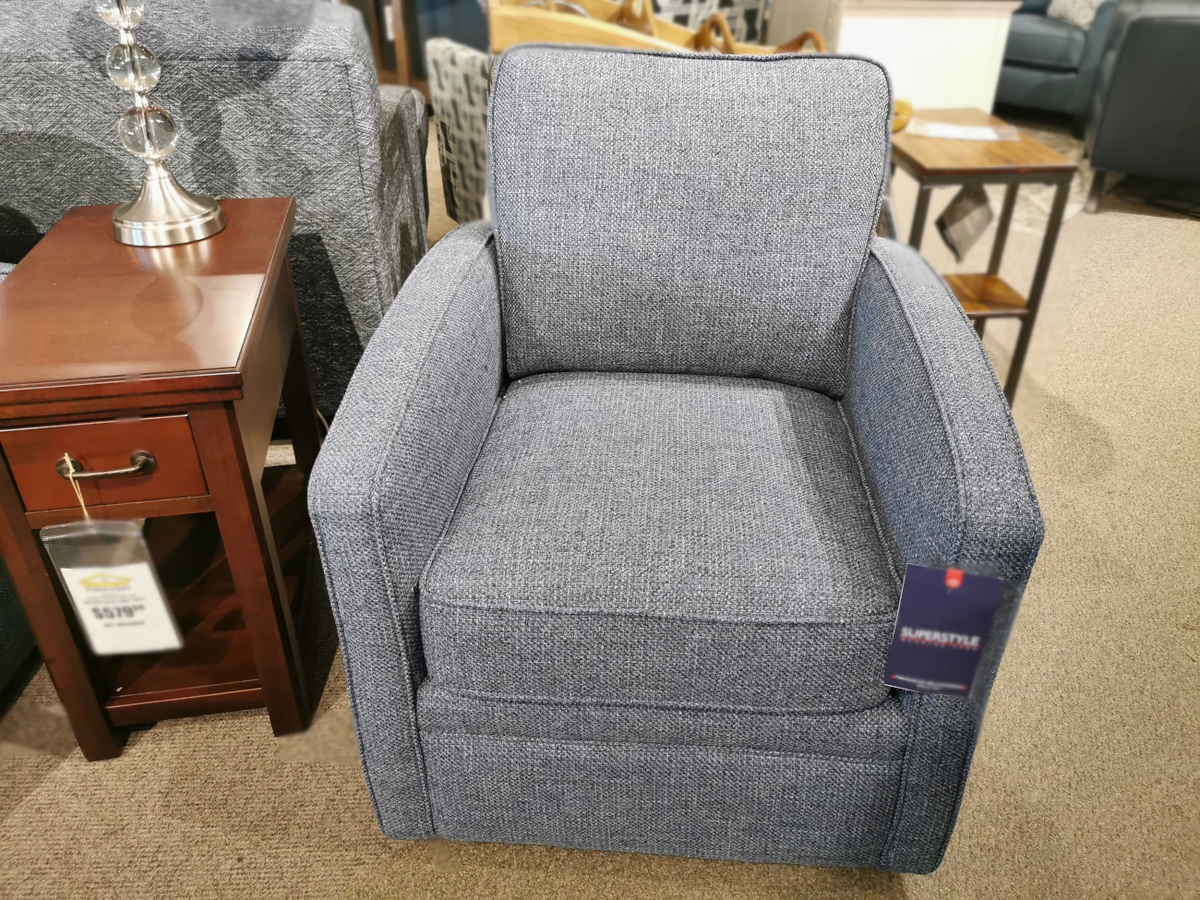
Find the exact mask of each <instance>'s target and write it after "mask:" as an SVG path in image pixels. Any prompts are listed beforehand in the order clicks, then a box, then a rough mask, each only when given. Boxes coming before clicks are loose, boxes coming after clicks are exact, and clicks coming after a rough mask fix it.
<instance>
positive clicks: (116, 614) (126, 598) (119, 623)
mask: <svg viewBox="0 0 1200 900" xmlns="http://www.w3.org/2000/svg"><path fill="white" fill-rule="evenodd" d="M59 571H60V572H61V573H62V580H63V583H64V584H65V585H66V587H67V591H68V592H69V593H70V595H71V602H72V603H74V604H75V611H76V613H78V615H79V621H80V622H81V623H82V624H83V630H84V633H85V634H87V639H88V643H89V644H91V646H92V652H94V653H95V654H96V655H97V656H115V655H118V654H122V653H162V652H165V651H168V650H178V649H179V648H181V647H182V646H183V641H182V639H181V638H180V636H179V629H178V628H177V627H176V625H175V618H174V616H172V615H171V610H170V609H169V608H168V607H167V601H166V598H165V597H163V594H162V590H161V588H159V585H158V579H157V578H156V577H155V575H154V571H153V570H152V569H151V568H150V564H149V563H145V562H136V563H129V564H126V565H119V566H105V567H103V568H96V567H93V566H88V567H86V568H69V569H60V570H59Z"/></svg>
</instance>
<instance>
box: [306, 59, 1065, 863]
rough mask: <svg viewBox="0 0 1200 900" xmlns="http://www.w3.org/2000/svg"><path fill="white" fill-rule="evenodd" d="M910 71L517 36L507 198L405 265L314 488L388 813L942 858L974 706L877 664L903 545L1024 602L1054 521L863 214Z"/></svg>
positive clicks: (730, 844)
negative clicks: (890, 78) (892, 80)
mask: <svg viewBox="0 0 1200 900" xmlns="http://www.w3.org/2000/svg"><path fill="white" fill-rule="evenodd" d="M889 94H890V92H889V87H888V82H887V78H886V75H885V74H884V72H883V70H882V69H881V68H880V67H879V66H878V65H877V64H875V63H872V62H868V61H863V60H859V59H853V58H846V57H830V56H815V55H810V56H773V57H748V56H746V57H703V56H676V55H660V54H653V53H629V52H621V51H610V50H601V49H591V48H580V47H550V46H539V45H524V46H520V47H517V48H515V49H513V50H510V51H509V52H507V53H506V54H504V55H503V56H502V57H501V58H500V61H499V63H498V64H497V68H496V70H495V72H494V81H493V89H492V96H491V102H490V110H489V120H488V129H489V138H490V147H491V162H490V165H491V170H490V178H491V185H490V196H491V198H492V203H493V209H492V215H493V223H485V222H477V223H472V224H468V225H464V226H462V227H461V228H459V229H457V230H455V231H454V232H452V233H451V234H449V235H448V236H447V237H445V238H444V239H443V240H441V241H440V242H439V243H438V244H437V245H436V246H435V247H434V248H433V249H432V250H431V252H430V253H429V254H428V255H427V256H426V258H425V259H424V260H423V261H422V262H421V264H420V265H419V266H418V267H417V269H416V270H415V271H414V273H413V275H412V277H411V278H410V279H409V281H408V282H407V283H406V284H405V286H404V288H403V290H402V291H401V292H400V295H399V296H398V297H397V299H396V302H395V303H394V304H393V306H392V308H391V310H389V312H388V315H387V316H386V318H385V320H384V322H383V324H382V325H381V326H380V328H379V330H378V331H377V332H376V334H375V336H374V338H373V339H372V341H371V343H370V345H369V346H368V348H367V352H366V354H365V355H364V357H363V361H362V363H361V364H360V366H359V368H358V371H357V372H356V373H355V375H354V379H353V381H352V382H351V385H350V389H349V391H348V392H347V395H346V400H345V402H344V403H343V406H342V410H341V413H340V414H339V417H338V420H337V421H336V422H335V423H334V426H333V429H332V431H331V433H330V435H329V438H328V440H327V442H326V444H325V446H324V449H323V451H322V453H321V456H320V459H319V460H318V463H317V466H316V471H315V472H314V475H313V480H312V482H311V486H310V493H309V502H310V510H311V512H312V516H313V521H314V523H315V526H316V530H317V536H318V541H319V544H320V548H321V556H322V559H323V561H324V566H325V572H326V576H327V579H328V583H329V588H330V596H331V598H332V601H333V606H334V611H335V614H336V619H337V622H338V626H339V630H340V636H341V639H342V647H343V657H344V660H345V665H346V676H347V680H348V684H349V689H350V697H351V701H352V704H353V708H354V715H355V721H356V725H357V729H358V735H359V743H360V750H361V754H362V761H363V766H364V770H365V774H366V779H367V783H368V785H369V788H370V793H371V798H372V800H373V802H374V805H375V811H376V814H377V815H378V818H379V822H380V825H381V827H382V829H383V831H384V832H385V833H386V834H387V835H390V836H392V837H396V838H422V837H430V836H433V835H442V836H445V837H448V838H455V839H464V840H476V841H501V842H515V843H539V844H554V845H560V846H566V847H588V848H602V849H615V850H632V851H644V852H651V853H665V854H684V855H691V856H700V857H715V858H732V859H743V860H761V861H773V862H789V863H811V864H821V865H838V866H876V867H880V868H884V869H894V870H902V871H910V872H929V871H931V870H932V869H934V868H935V867H936V866H937V865H938V864H939V862H940V860H941V857H942V854H943V852H944V850H945V847H946V843H947V841H948V840H949V837H950V833H951V830H952V828H953V824H954V820H955V816H956V815H957V809H958V803H959V799H960V797H961V795H962V790H963V785H964V783H965V779H966V776H967V771H968V768H969V764H970V759H971V754H972V750H973V748H974V745H975V739H976V734H977V730H978V726H979V706H978V705H974V704H973V703H972V702H970V701H968V700H967V699H966V698H962V697H943V696H933V695H924V694H913V693H901V692H897V691H894V690H891V689H888V688H886V687H885V686H884V685H883V684H882V676H883V671H884V663H885V657H886V652H887V648H888V645H889V641H890V637H891V633H892V629H893V625H894V621H895V614H896V606H897V601H898V596H899V588H900V581H899V579H900V575H901V572H902V571H903V566H904V564H905V563H910V562H914V563H923V564H938V563H940V564H944V565H958V566H964V567H968V568H977V569H985V570H988V571H992V572H995V573H998V574H1001V575H1003V576H1004V577H1005V578H1006V579H1008V580H1009V582H1010V583H1011V585H1012V587H1013V591H1012V595H1011V598H1010V599H1015V597H1016V596H1017V595H1018V594H1019V592H1020V588H1021V586H1023V585H1024V583H1025V581H1026V579H1027V578H1028V576H1029V573H1030V569H1031V567H1032V566H1033V562H1034V559H1035V557H1036V555H1037V551H1038V548H1039V546H1040V543H1041V538H1042V522H1041V517H1040V513H1039V510H1038V506H1037V501H1036V498H1035V496H1034V493H1033V490H1032V487H1031V484H1030V481H1029V477H1028V473H1027V471H1026V466H1025V460H1024V456H1023V454H1022V451H1021V446H1020V443H1019V441H1018V438H1017V435H1016V432H1015V430H1014V427H1013V422H1012V419H1011V417H1010V415H1009V411H1008V407H1007V405H1006V404H1005V402H1004V397H1003V396H1002V394H1001V392H1000V388H999V385H998V384H997V383H996V380H995V377H994V376H993V374H992V371H991V368H990V366H989V364H988V360H987V357H986V355H985V354H984V352H983V349H982V347H981V346H980V343H979V341H978V339H977V338H976V336H975V333H974V331H973V330H972V328H971V326H970V324H969V323H968V321H967V319H966V317H965V316H964V315H963V313H962V311H961V309H960V308H959V307H958V305H957V304H956V303H955V301H954V298H953V297H952V296H951V295H950V293H949V292H948V291H947V289H946V288H945V286H944V284H943V283H942V281H941V280H940V279H939V278H938V277H937V276H936V275H935V274H934V273H933V272H932V270H930V268H929V267H928V266H927V265H926V264H925V263H924V262H923V261H922V260H921V258H920V257H919V256H917V255H916V254H915V253H914V252H913V251H912V250H910V249H908V248H906V247H902V246H900V245H898V244H895V243H892V242H889V241H884V240H880V239H877V238H874V237H873V236H872V234H873V231H874V227H875V221H876V217H877V215H878V211H879V205H880V198H881V196H882V191H883V186H884V181H885V178H886V173H887V167H888V154H889V115H890V108H891V107H890V96H889ZM716 96H721V97H724V98H726V100H727V102H723V103H719V104H714V103H713V102H712V98H713V97H716ZM697 160H703V161H704V163H705V164H704V165H702V166H698V165H697V164H696V161H697ZM1014 607H1015V604H1012V603H1010V605H1009V606H1008V607H1007V611H1008V615H1007V616H1006V617H1003V619H1002V623H1001V625H1002V629H1001V630H1003V626H1004V625H1006V623H1007V622H1009V621H1011V613H1012V611H1013V609H1014ZM997 662H998V657H997V658H993V659H992V660H991V661H990V662H988V663H986V664H985V665H984V675H983V691H982V692H981V694H986V690H987V688H988V687H989V686H990V683H991V680H990V679H991V677H992V675H993V673H994V671H995V665H996V663H997Z"/></svg>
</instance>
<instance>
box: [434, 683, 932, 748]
mask: <svg viewBox="0 0 1200 900" xmlns="http://www.w3.org/2000/svg"><path fill="white" fill-rule="evenodd" d="M417 720H418V721H419V722H420V723H421V730H422V731H439V732H446V733H450V734H484V735H500V736H504V737H517V738H528V739H531V740H532V739H536V738H541V737H544V736H546V735H554V736H555V737H556V738H560V739H562V740H567V741H592V742H600V743H614V744H661V745H664V746H668V747H670V746H676V745H683V744H697V745H701V746H706V747H731V748H741V749H745V750H767V751H775V752H778V753H796V752H800V751H803V752H805V753H814V754H818V755H825V756H845V757H850V758H862V759H880V760H883V759H900V758H901V757H903V756H904V752H905V749H906V748H907V746H908V744H907V733H906V731H907V723H908V720H907V718H906V717H905V715H904V710H903V709H902V708H901V703H900V699H899V698H898V697H896V696H895V695H892V696H889V697H887V698H886V699H885V700H884V701H883V702H882V703H880V704H879V705H878V706H874V707H871V708H870V709H865V710H857V711H855V712H852V713H836V714H832V715H795V714H784V713H776V712H771V713H747V712H742V711H739V712H724V711H721V710H709V709H704V710H696V709H687V708H684V707H677V706H676V707H671V706H665V707H664V706H647V705H639V704H631V703H594V702H593V703H556V702H551V701H541V702H532V701H525V700H511V699H505V698H500V697H477V696H470V695H467V694H461V693H456V692H454V691H451V690H448V689H446V688H445V687H443V686H442V685H441V684H440V683H439V682H437V681H436V680H435V679H432V678H428V679H426V680H425V683H424V684H422V685H421V689H420V691H419V692H418V694H417Z"/></svg>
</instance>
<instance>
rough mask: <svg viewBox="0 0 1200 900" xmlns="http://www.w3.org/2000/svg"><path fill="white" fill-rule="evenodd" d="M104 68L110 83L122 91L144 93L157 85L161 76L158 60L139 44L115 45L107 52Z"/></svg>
mask: <svg viewBox="0 0 1200 900" xmlns="http://www.w3.org/2000/svg"><path fill="white" fill-rule="evenodd" d="M104 67H105V69H107V70H108V77H109V78H111V79H112V83H113V84H115V85H116V86H117V87H119V88H120V89H121V90H123V91H140V92H142V93H145V92H146V91H148V90H150V89H151V88H153V87H154V86H155V85H156V84H158V77H159V75H161V74H162V66H160V65H159V64H158V58H157V57H156V56H155V55H154V54H153V53H151V52H150V48H149V47H143V46H142V45H141V44H134V45H133V46H129V45H127V44H117V45H116V46H115V47H113V48H112V49H111V50H109V51H108V56H107V57H105V60H104Z"/></svg>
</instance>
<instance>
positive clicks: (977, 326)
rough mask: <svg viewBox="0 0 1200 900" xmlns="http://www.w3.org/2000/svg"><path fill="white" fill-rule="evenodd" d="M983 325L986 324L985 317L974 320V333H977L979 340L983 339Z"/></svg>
mask: <svg viewBox="0 0 1200 900" xmlns="http://www.w3.org/2000/svg"><path fill="white" fill-rule="evenodd" d="M985 325H987V319H976V320H975V333H976V334H977V335H979V339H980V340H983V328H984V326H985Z"/></svg>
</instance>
